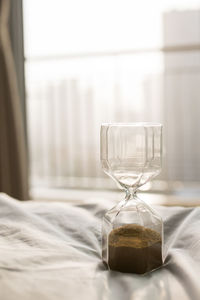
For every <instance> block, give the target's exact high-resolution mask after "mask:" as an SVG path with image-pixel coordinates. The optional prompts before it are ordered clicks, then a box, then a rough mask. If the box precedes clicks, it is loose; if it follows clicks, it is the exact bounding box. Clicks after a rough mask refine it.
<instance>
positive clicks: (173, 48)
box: [25, 0, 200, 188]
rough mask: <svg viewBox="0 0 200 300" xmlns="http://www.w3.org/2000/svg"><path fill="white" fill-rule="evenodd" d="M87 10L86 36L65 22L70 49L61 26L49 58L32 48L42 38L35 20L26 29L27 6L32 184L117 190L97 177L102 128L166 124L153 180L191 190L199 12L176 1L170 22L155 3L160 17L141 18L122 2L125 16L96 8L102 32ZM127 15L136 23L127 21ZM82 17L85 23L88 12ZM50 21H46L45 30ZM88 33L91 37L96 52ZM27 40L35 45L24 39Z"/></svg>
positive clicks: (198, 171)
mask: <svg viewBox="0 0 200 300" xmlns="http://www.w3.org/2000/svg"><path fill="white" fill-rule="evenodd" d="M61 2H62V1H61ZM76 2H77V1H76ZM86 2H87V4H88V3H89V4H90V5H91V7H90V9H91V10H90V17H89V19H91V14H92V13H93V14H94V15H93V17H92V20H90V21H92V22H93V23H90V22H89V23H88V26H87V24H86V25H83V27H84V29H85V30H88V35H86V34H85V32H84V31H83V32H82V31H81V24H82V23H81V21H83V20H82V19H81V18H82V17H81V16H80V15H79V16H78V18H77V19H76V22H74V19H73V20H72V18H71V22H72V24H71V25H72V26H71V29H70V30H71V32H70V33H69V30H68V29H66V41H67V38H68V41H70V42H71V43H70V42H69V43H67V42H65V43H64V42H63V40H62V39H64V38H65V35H64V33H65V30H64V29H63V25H64V24H65V21H63V23H62V22H61V21H60V20H59V21H58V23H59V22H61V24H60V27H58V28H59V29H60V32H61V33H62V34H59V33H60V32H59V31H58V32H57V34H58V36H55V35H54V36H53V37H52V38H55V40H56V41H57V43H56V46H55V49H54V50H55V51H54V52H53V50H52V48H51V50H49V52H48V51H47V49H46V48H45V45H42V46H41V49H39V48H38V47H37V45H36V42H37V41H38V42H39V41H40V42H41V40H40V37H41V36H40V34H39V33H38V35H39V37H37V35H36V32H37V30H36V29H33V28H34V25H33V23H34V19H32V23H30V18H29V19H28V17H29V10H30V8H31V12H32V16H34V7H31V6H28V3H29V1H28V2H26V5H27V7H25V26H26V27H25V42H26V49H27V50H26V53H27V54H26V56H27V63H26V76H27V95H28V103H27V104H28V119H29V141H30V157H31V172H32V182H33V184H36V185H38V184H41V185H47V186H51V187H89V188H92V187H94V188H97V187H104V188H105V187H114V185H113V183H112V182H111V180H109V179H107V178H106V177H105V176H104V175H103V172H102V171H101V167H100V162H99V129H100V124H101V123H102V122H136V121H153V122H162V123H163V124H164V161H163V172H162V174H161V175H160V179H162V180H166V181H174V180H179V181H198V180H199V179H200V167H199V166H200V164H199V162H200V155H199V153H200V151H199V150H200V149H199V148H200V143H199V142H198V140H199V136H200V126H199V125H200V124H199V112H200V102H199V98H200V91H199V88H198V87H199V84H200V82H199V81H200V32H199V31H200V27H199V24H200V10H198V6H197V2H195V1H193V2H191V3H190V6H191V7H192V8H193V10H190V9H189V8H187V7H186V6H184V5H185V3H184V1H183V2H182V6H181V8H182V9H184V10H182V11H179V12H177V11H167V9H166V8H163V7H160V4H159V1H154V2H155V4H156V5H157V8H155V10H150V11H149V13H148V14H147V13H146V10H145V11H144V6H142V5H140V6H139V7H137V5H136V4H135V5H133V4H130V3H131V2H130V1H125V3H124V2H123V1H121V2H120V1H119V3H121V10H122V11H120V4H119V3H118V4H117V5H115V4H114V2H113V3H112V5H113V7H112V6H111V7H107V12H106V14H104V13H103V7H104V8H106V6H105V3H104V1H103V3H104V6H103V5H102V7H99V9H100V11H99V15H100V16H101V17H102V20H103V17H105V23H106V26H107V27H105V24H104V25H102V24H103V22H101V25H102V27H101V26H100V24H99V22H100V19H101V18H100V17H99V16H98V17H97V20H96V21H95V16H96V15H95V13H96V14H97V12H96V11H95V8H94V7H93V4H91V1H89V0H88V1H86ZM111 2H112V1H111ZM122 2H123V3H122ZM63 3H64V2H63ZM168 3H169V1H168ZM89 4H88V5H89ZM143 4H144V3H143ZM32 5H33V3H32ZM63 5H64V4H63ZM65 5H69V11H70V4H69V3H67V4H66V2H65ZM85 5H86V4H85ZM130 5H132V6H130ZM192 5H193V6H192ZM191 7H190V8H191ZM86 8H87V7H86ZM112 8H115V9H116V10H112ZM175 8H177V7H175ZM83 9H84V7H83ZM131 9H132V12H133V15H134V16H137V14H139V16H140V18H139V17H138V16H137V18H136V20H135V21H134V20H132V18H131V16H133V15H131V13H130V11H131ZM123 10H124V14H123ZM50 11H51V10H50ZM63 11H64V7H63ZM109 11H110V15H109ZM111 11H113V13H112V14H111ZM72 12H73V13H75V7H71V13H72ZM68 13H69V12H68ZM84 13H85V17H86V15H87V9H85V10H84ZM41 14H42V11H41ZM59 14H61V15H59ZM101 14H102V15H101ZM57 15H58V18H59V16H60V19H62V17H64V16H63V15H62V13H61V10H59V11H58V14H57ZM72 15H73V14H72ZM83 15H84V14H83ZM50 17H51V13H50V15H49V16H48V17H47V20H48V18H49V19H51V18H50ZM54 17H55V16H54ZM117 17H118V18H117ZM119 17H121V20H126V21H125V22H124V24H125V25H123V22H121V23H120V25H119V24H118V23H119V22H118V19H120V18H119ZM32 18H33V17H32ZM133 19H134V18H133ZM37 20H40V16H39V17H38V19H37ZM109 20H110V22H111V20H112V21H113V24H116V26H117V29H116V30H115V28H114V25H113V24H112V26H109ZM38 22H39V21H38ZM95 22H96V23H95ZM86 23H87V22H86ZM91 25H93V27H94V28H95V29H94V32H92V33H93V34H94V35H93V42H92V40H91V38H92V33H91ZM31 26H33V28H32V27H31ZM35 26H36V25H35ZM37 26H38V24H37ZM104 27H105V28H104ZM106 29H107V31H108V32H107V33H106ZM26 30H27V34H26ZM30 30H32V32H33V35H32V36H33V38H32V40H31V38H30V35H28V33H30ZM46 30H47V29H46ZM57 30H58V29H57ZM81 32H82V34H81ZM127 32H128V35H127ZM123 33H124V35H123ZM34 34H35V35H34ZM48 34H49V31H48V30H47V42H46V44H48V42H49V41H50V40H49V37H48ZM54 34H55V28H54ZM60 35H61V36H60ZM82 35H83V37H84V41H83V37H82ZM104 35H105V36H104ZM59 36H60V37H59ZM77 36H78V38H77ZM72 37H73V38H72ZM37 38H38V40H37ZM74 39H75V41H74ZM110 39H113V41H110ZM99 41H101V42H99ZM51 42H53V41H51ZM82 42H85V43H83V44H82ZM31 45H32V48H31ZM62 46H63V47H62ZM68 46H69V50H68V48H67V47H68ZM31 49H32V50H31ZM63 49H64V50H63ZM31 51H32V52H31Z"/></svg>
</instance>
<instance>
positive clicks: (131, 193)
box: [125, 188, 137, 201]
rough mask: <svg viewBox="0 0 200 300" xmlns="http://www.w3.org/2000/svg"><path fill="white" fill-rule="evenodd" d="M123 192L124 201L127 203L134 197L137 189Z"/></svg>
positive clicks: (127, 189) (128, 189)
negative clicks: (124, 194) (124, 193)
mask: <svg viewBox="0 0 200 300" xmlns="http://www.w3.org/2000/svg"><path fill="white" fill-rule="evenodd" d="M125 192H126V196H125V200H126V201H128V200H130V199H134V198H135V197H136V193H137V188H126V189H125Z"/></svg>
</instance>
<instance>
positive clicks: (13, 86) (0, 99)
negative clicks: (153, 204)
mask: <svg viewBox="0 0 200 300" xmlns="http://www.w3.org/2000/svg"><path fill="white" fill-rule="evenodd" d="M9 8H10V1H9V0H0V192H4V193H7V194H9V195H10V196H13V197H15V198H17V199H21V200H24V199H28V171H27V169H28V168H27V149H26V143H25V130H24V125H23V115H22V106H21V101H20V98H19V91H18V86H17V78H16V72H15V64H14V59H13V55H12V49H11V42H10V36H9V30H8V19H9Z"/></svg>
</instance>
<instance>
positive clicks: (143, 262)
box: [102, 194, 163, 274]
mask: <svg viewBox="0 0 200 300" xmlns="http://www.w3.org/2000/svg"><path fill="white" fill-rule="evenodd" d="M102 229H103V230H102V258H103V261H104V262H105V263H106V264H107V266H108V268H109V269H111V270H114V271H120V272H125V273H135V274H145V273H147V272H151V271H153V270H155V269H157V268H159V267H160V266H162V264H163V255H162V253H163V251H162V248H163V223H162V219H161V218H160V216H159V215H157V213H156V212H155V211H154V210H152V209H151V208H150V207H149V206H148V205H147V204H146V203H144V202H143V201H141V200H139V199H138V198H137V197H136V195H135V194H134V195H131V199H128V200H127V199H126V200H123V201H121V202H120V204H118V205H117V206H116V207H114V208H112V209H111V210H110V211H108V212H107V213H106V214H105V216H104V218H103V227H102Z"/></svg>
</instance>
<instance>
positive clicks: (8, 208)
mask: <svg viewBox="0 0 200 300" xmlns="http://www.w3.org/2000/svg"><path fill="white" fill-rule="evenodd" d="M111 206H112V204H111V203H109V201H107V200H104V199H101V201H99V200H98V201H96V200H95V199H93V200H91V199H90V201H89V203H88V204H82V205H80V204H74V205H73V204H69V203H63V202H34V201H29V202H25V203H21V202H18V201H16V200H14V199H12V198H10V197H8V196H7V195H5V194H0V299H2V300H16V299H20V300H32V299H34V300H35V299H37V300H40V299H42V300H47V299H48V300H57V299H59V300H60V299H61V300H62V299H72V300H76V299H81V300H85V299H86V300H107V299H113V300H121V299H125V300H128V299H130V300H133V299H136V300H137V299H139V300H140V299H148V300H150V299H152V300H156V299H159V300H165V299H166V300H170V299H173V300H174V299H175V300H176V299H181V300H184V299H189V300H191V299H192V300H199V299H200V283H199V282H200V281H199V280H200V279H199V278H200V208H199V207H196V208H181V207H156V210H157V211H158V212H159V213H160V214H161V216H162V217H163V220H164V234H165V247H166V249H167V257H166V260H165V264H164V265H163V267H161V268H160V269H158V270H156V271H154V272H151V273H149V274H146V275H143V276H141V275H135V274H123V273H120V272H114V271H109V270H107V269H106V267H105V266H104V265H103V263H102V261H101V219H102V216H103V214H104V213H105V211H106V210H107V209H108V208H111Z"/></svg>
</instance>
